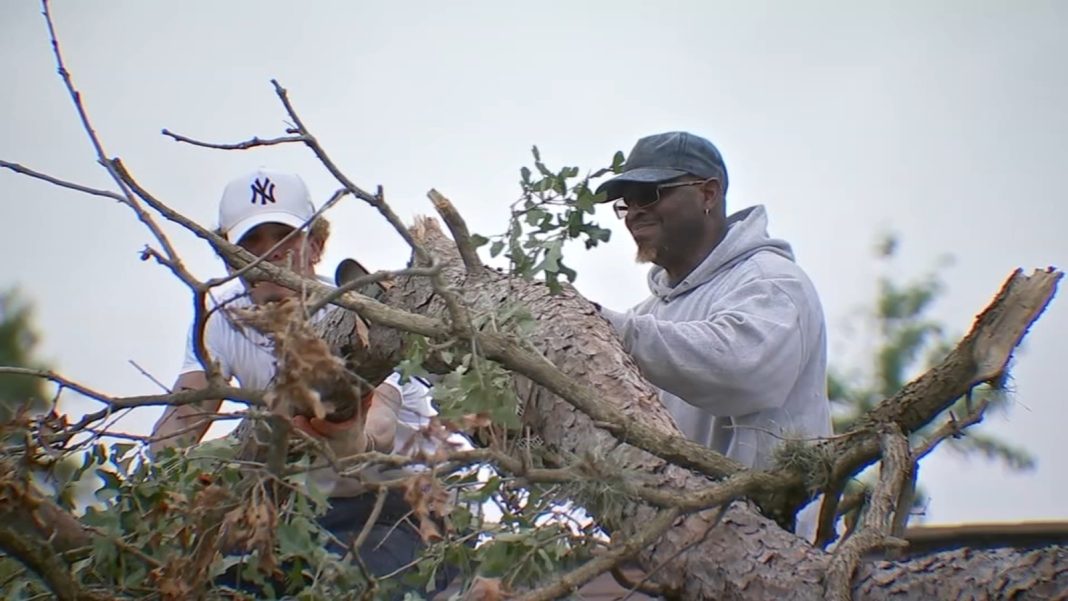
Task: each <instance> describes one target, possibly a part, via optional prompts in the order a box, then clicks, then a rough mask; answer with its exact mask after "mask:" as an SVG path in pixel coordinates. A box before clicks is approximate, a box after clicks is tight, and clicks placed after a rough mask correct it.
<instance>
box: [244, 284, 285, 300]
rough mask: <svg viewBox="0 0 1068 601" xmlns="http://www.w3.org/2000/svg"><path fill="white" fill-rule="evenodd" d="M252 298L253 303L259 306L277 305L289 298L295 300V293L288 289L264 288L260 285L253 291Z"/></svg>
mask: <svg viewBox="0 0 1068 601" xmlns="http://www.w3.org/2000/svg"><path fill="white" fill-rule="evenodd" d="M250 296H251V297H252V302H253V303H255V304H257V305H266V304H268V303H277V302H280V301H283V300H285V299H287V298H293V297H294V296H295V293H294V292H293V291H292V290H289V289H288V288H281V287H278V286H271V287H269V288H264V286H263V285H260V286H256V287H255V288H253V289H252V291H251V293H250Z"/></svg>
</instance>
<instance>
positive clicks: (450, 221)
mask: <svg viewBox="0 0 1068 601" xmlns="http://www.w3.org/2000/svg"><path fill="white" fill-rule="evenodd" d="M427 197H428V198H430V202H431V203H433V204H434V209H436V210H437V212H438V215H441V219H442V220H443V221H444V222H445V225H447V226H448V227H449V231H450V232H452V240H453V242H455V243H456V250H458V251H459V252H460V258H461V259H462V260H463V262H464V266H465V267H467V273H469V274H471V275H473V276H477V275H478V274H479V273H480V272H481V270H482V267H483V265H482V259H479V258H478V251H477V250H475V246H474V244H473V243H472V242H471V232H470V231H469V230H468V229H467V222H466V221H464V218H463V216H461V215H460V212H459V211H457V210H456V207H455V206H453V204H452V201H450V200H449V199H448V198H445V196H443V195H442V194H441V193H440V192H438V191H437V190H430V191H429V192H427Z"/></svg>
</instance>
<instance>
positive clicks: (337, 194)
mask: <svg viewBox="0 0 1068 601" xmlns="http://www.w3.org/2000/svg"><path fill="white" fill-rule="evenodd" d="M348 193H349V192H348V190H335V191H334V193H333V194H332V195H331V196H330V199H329V200H327V201H326V202H325V203H323V206H321V207H319V209H318V210H316V211H315V213H313V214H312V216H311V217H309V218H307V219H306V220H305V221H304V223H302V224H301V225H300V226H299V227H296V228H293V229H292V230H291V231H289V232H288V233H286V235H285V236H283V237H282V239H281V240H279V241H278V242H276V243H275V244H274V245H273V246H271V248H269V249H267V250H266V251H265V252H264V253H263V254H262V255H259V256H258V257H256V259H255V260H254V261H252V262H250V263H248V264H247V265H245V266H243V267H241V268H240V269H237V270H235V271H233V272H232V273H230V274H228V275H226V276H223V277H220V278H212V279H210V280H208V281H207V282H205V283H204V285H205V286H208V287H211V288H214V287H216V286H221V285H222V284H225V283H227V282H229V281H232V280H235V279H237V278H239V277H241V276H244V275H245V274H247V273H248V272H249V271H251V270H252V269H255V268H256V267H257V266H258V265H259V264H260V263H263V262H264V261H266V260H267V257H270V256H271V255H272V254H273V253H274V251H276V250H278V249H279V248H281V247H282V245H284V244H286V243H287V242H289V241H290V240H291V239H293V238H294V237H295V236H296V235H297V234H298V233H300V232H301V231H303V230H304V228H306V227H308V226H310V225H311V224H312V223H313V222H314V221H315V220H316V219H318V218H319V217H320V216H321V215H322V214H323V213H324V212H326V210H327V209H329V208H331V207H333V206H334V205H335V204H337V203H338V201H339V200H341V199H342V198H344V197H345V195H346V194H348ZM233 242H234V243H237V242H239V240H233Z"/></svg>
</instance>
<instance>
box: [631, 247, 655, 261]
mask: <svg viewBox="0 0 1068 601" xmlns="http://www.w3.org/2000/svg"><path fill="white" fill-rule="evenodd" d="M656 255H657V252H656V247H655V246H648V245H644V244H639V245H638V253H637V254H636V255H635V256H634V260H635V261H637V262H638V263H655V262H656Z"/></svg>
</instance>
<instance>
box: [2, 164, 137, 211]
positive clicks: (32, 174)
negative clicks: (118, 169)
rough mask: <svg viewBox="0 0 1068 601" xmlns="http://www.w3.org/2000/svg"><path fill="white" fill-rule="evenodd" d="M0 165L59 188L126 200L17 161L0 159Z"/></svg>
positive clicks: (108, 191)
mask: <svg viewBox="0 0 1068 601" xmlns="http://www.w3.org/2000/svg"><path fill="white" fill-rule="evenodd" d="M0 167H5V168H7V169H10V170H12V171H14V172H15V173H19V174H22V175H28V176H30V177H32V178H36V179H39V180H42V181H46V182H48V183H50V184H54V185H56V186H59V187H60V188H68V189H71V190H76V191H78V192H84V193H85V194H91V195H93V196H103V197H104V198H110V199H112V200H116V201H118V202H121V203H125V202H126V198H125V197H124V196H123V195H121V194H119V193H117V192H112V191H110V190H99V189H97V188H90V187H89V186H83V185H81V184H75V183H73V182H68V181H66V180H62V179H59V178H58V177H53V176H51V175H48V174H46V173H41V172H40V171H34V170H33V169H30V168H29V167H23V166H22V165H19V164H18V163H9V162H7V161H2V160H0Z"/></svg>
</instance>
